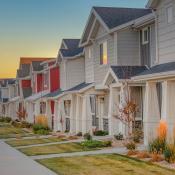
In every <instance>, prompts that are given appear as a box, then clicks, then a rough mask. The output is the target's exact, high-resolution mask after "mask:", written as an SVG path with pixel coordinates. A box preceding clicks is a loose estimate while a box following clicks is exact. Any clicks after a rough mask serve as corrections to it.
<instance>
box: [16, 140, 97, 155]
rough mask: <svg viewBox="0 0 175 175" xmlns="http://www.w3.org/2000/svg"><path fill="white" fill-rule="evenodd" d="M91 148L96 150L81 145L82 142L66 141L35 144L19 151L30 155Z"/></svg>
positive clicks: (79, 150)
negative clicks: (44, 144) (43, 144)
mask: <svg viewBox="0 0 175 175" xmlns="http://www.w3.org/2000/svg"><path fill="white" fill-rule="evenodd" d="M89 150H95V149H87V148H86V149H85V148H84V147H83V146H81V145H80V143H64V144H54V145H47V146H34V147H28V148H21V149H19V151H21V152H23V153H24V154H26V155H28V156H35V155H46V154H60V153H71V152H81V151H89Z"/></svg>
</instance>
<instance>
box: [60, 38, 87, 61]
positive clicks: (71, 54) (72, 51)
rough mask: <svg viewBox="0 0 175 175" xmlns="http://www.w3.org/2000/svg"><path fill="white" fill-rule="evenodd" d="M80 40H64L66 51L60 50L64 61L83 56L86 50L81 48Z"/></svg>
mask: <svg viewBox="0 0 175 175" xmlns="http://www.w3.org/2000/svg"><path fill="white" fill-rule="evenodd" d="M79 42H80V39H63V41H62V43H64V45H65V46H66V48H65V49H60V50H59V52H60V54H61V57H62V58H64V59H69V58H75V57H78V56H80V55H82V54H83V51H84V48H83V47H79Z"/></svg>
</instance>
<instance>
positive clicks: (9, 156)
mask: <svg viewBox="0 0 175 175" xmlns="http://www.w3.org/2000/svg"><path fill="white" fill-rule="evenodd" d="M0 174H1V175H56V174H55V173H53V172H52V171H50V170H49V169H47V168H45V167H44V166H42V165H40V164H39V163H37V162H35V161H34V160H32V159H30V158H29V157H27V156H25V155H24V154H22V153H20V152H18V151H17V150H15V149H14V148H12V147H10V146H9V145H7V144H6V143H4V142H3V141H0Z"/></svg>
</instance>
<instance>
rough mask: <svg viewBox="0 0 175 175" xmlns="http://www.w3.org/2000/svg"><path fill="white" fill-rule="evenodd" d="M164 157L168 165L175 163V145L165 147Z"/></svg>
mask: <svg viewBox="0 0 175 175" xmlns="http://www.w3.org/2000/svg"><path fill="white" fill-rule="evenodd" d="M164 157H165V160H166V161H167V162H168V163H175V145H167V146H166V147H165V151H164Z"/></svg>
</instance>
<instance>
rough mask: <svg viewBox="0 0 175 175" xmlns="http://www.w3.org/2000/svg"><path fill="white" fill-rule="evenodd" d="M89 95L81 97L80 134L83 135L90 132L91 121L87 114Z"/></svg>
mask: <svg viewBox="0 0 175 175" xmlns="http://www.w3.org/2000/svg"><path fill="white" fill-rule="evenodd" d="M88 105H90V102H89V95H85V96H83V107H82V133H83V134H85V133H87V132H91V131H90V126H92V125H90V124H91V123H92V120H91V119H90V114H89V106H88Z"/></svg>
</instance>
